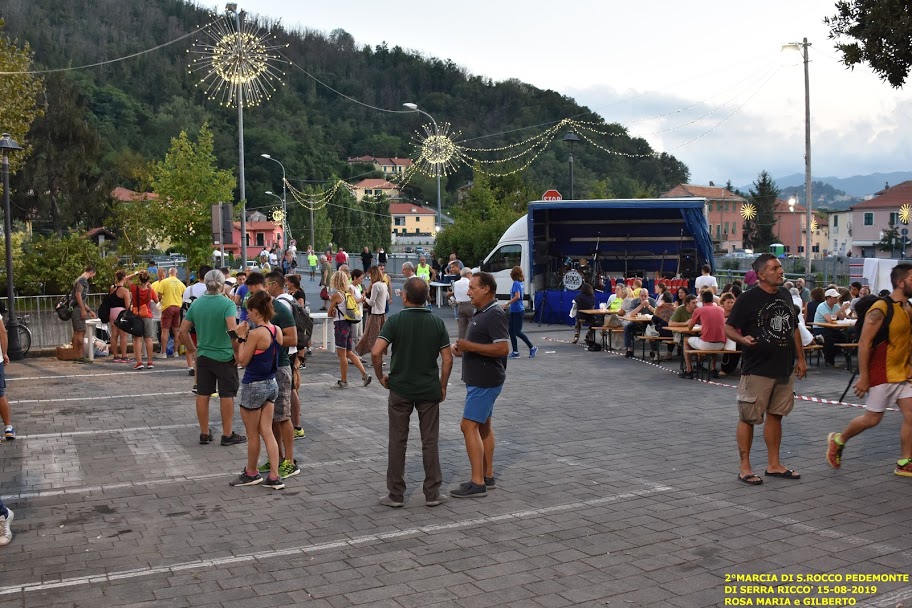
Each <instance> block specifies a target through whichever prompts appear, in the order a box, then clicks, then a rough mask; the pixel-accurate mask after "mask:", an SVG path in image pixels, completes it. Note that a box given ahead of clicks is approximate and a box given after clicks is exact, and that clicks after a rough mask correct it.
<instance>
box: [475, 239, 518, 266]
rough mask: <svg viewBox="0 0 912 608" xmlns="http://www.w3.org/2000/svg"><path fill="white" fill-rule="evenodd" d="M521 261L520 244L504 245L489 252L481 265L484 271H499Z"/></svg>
mask: <svg viewBox="0 0 912 608" xmlns="http://www.w3.org/2000/svg"><path fill="white" fill-rule="evenodd" d="M521 261H522V245H504V246H503V247H501V248H500V249H498V250H497V251H495V252H494V253H492V254H491V257H490V258H489V259H488V261H487V262H485V263H484V264H483V266H482V270H484V271H486V272H500V271H501V270H512V269H513V267H514V266H519V265H520V262H521Z"/></svg>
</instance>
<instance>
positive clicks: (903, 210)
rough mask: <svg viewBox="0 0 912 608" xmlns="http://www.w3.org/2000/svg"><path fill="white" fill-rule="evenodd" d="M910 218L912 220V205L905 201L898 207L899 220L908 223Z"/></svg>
mask: <svg viewBox="0 0 912 608" xmlns="http://www.w3.org/2000/svg"><path fill="white" fill-rule="evenodd" d="M910 220H912V205H910V204H909V203H905V204H904V205H903V206H902V207H900V208H899V221H900V222H902V223H903V224H908V223H909V221H910Z"/></svg>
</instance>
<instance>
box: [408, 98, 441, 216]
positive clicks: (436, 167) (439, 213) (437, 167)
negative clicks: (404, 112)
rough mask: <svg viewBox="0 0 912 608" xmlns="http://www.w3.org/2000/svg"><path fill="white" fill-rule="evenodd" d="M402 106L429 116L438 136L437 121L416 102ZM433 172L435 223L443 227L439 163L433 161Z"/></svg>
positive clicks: (435, 135) (435, 134)
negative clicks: (435, 203) (435, 204)
mask: <svg viewBox="0 0 912 608" xmlns="http://www.w3.org/2000/svg"><path fill="white" fill-rule="evenodd" d="M402 106H403V107H406V108H408V109H409V110H411V111H413V112H418V113H420V114H424V115H425V116H427V117H428V118H430V119H431V124H432V125H434V137H435V138H436V137H439V136H440V130H439V129H438V128H437V121H436V120H434V117H433V116H431V115H430V114H428V113H427V112H425V111H424V110H421V109H419V108H418V104H416V103H404V104H402ZM434 172H435V173H436V174H437V225H438V226H440V227H441V228H442V227H443V214H442V212H441V211H440V163H434Z"/></svg>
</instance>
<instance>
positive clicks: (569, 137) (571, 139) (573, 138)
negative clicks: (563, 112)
mask: <svg viewBox="0 0 912 608" xmlns="http://www.w3.org/2000/svg"><path fill="white" fill-rule="evenodd" d="M579 142H580V138H579V135H577V134H576V133H574V132H573V131H569V132H568V133H567V134H566V135H564V143H565V144H567V148H568V149H569V150H570V200H571V201H572V200H576V197H575V196H574V194H573V144H578V143H579Z"/></svg>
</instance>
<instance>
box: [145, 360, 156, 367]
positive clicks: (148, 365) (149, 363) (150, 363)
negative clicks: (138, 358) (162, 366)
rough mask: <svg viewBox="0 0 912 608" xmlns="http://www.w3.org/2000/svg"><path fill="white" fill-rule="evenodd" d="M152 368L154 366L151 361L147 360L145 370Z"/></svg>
mask: <svg viewBox="0 0 912 608" xmlns="http://www.w3.org/2000/svg"><path fill="white" fill-rule="evenodd" d="M154 368H155V364H154V363H152V359H149V360H148V361H147V362H146V369H154Z"/></svg>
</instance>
